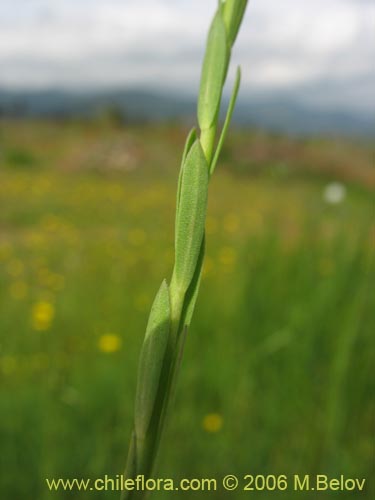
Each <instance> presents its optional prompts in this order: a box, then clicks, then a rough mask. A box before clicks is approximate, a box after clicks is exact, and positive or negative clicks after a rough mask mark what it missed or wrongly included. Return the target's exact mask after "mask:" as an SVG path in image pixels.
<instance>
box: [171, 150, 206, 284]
mask: <svg viewBox="0 0 375 500" xmlns="http://www.w3.org/2000/svg"><path fill="white" fill-rule="evenodd" d="M207 193H208V165H207V162H206V158H205V156H204V153H203V151H202V147H201V145H200V142H199V141H198V140H197V141H196V142H195V143H194V145H193V146H192V147H191V149H190V151H189V153H188V155H187V157H186V160H185V162H184V167H183V170H182V178H181V190H180V199H179V205H178V216H177V224H176V242H175V252H176V261H175V268H174V274H175V285H176V287H177V290H181V292H182V293H185V292H186V290H187V289H188V287H189V285H190V283H191V280H192V279H193V276H194V272H195V268H196V265H197V261H198V256H199V252H200V249H201V243H202V238H203V233H204V226H205V220H206V207H207Z"/></svg>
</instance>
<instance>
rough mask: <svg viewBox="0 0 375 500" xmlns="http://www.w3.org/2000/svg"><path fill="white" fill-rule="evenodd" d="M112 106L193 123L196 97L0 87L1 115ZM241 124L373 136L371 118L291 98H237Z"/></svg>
mask: <svg viewBox="0 0 375 500" xmlns="http://www.w3.org/2000/svg"><path fill="white" fill-rule="evenodd" d="M106 110H113V111H116V113H117V114H118V115H119V116H121V117H122V118H123V119H124V120H126V121H131V122H133V121H151V122H153V121H167V120H169V121H170V120H178V121H187V122H193V121H194V119H195V99H194V98H193V97H189V96H182V95H178V94H174V93H170V94H166V93H162V92H160V93H157V92H150V91H148V90H142V89H141V90H108V91H81V92H79V91H75V92H69V91H62V90H54V89H50V90H41V91H11V90H6V89H3V90H1V89H0V116H5V117H20V118H23V117H27V118H79V117H81V118H92V117H95V116H98V115H100V114H102V113H103V112H104V111H106ZM234 120H235V121H236V122H237V123H238V124H241V125H247V126H256V127H261V128H265V129H268V130H273V131H278V132H287V133H290V134H298V135H299V134H327V133H328V134H335V135H349V136H366V137H369V136H370V137H373V136H374V135H375V116H372V115H371V114H369V115H367V116H366V115H364V114H359V113H355V112H349V111H343V110H340V109H337V110H336V109H334V110H325V109H317V108H313V107H311V106H307V105H304V104H300V103H298V102H296V101H294V100H293V99H291V98H290V96H287V97H286V96H282V95H279V96H277V95H276V96H273V97H272V98H270V97H266V96H252V97H243V96H242V97H241V98H240V100H239V102H238V104H237V108H236V111H235V115H234Z"/></svg>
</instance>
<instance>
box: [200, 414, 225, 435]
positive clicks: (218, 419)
mask: <svg viewBox="0 0 375 500" xmlns="http://www.w3.org/2000/svg"><path fill="white" fill-rule="evenodd" d="M202 427H203V429H204V430H205V431H206V432H212V433H214V432H219V431H220V430H221V428H222V427H223V417H222V416H221V415H219V414H218V413H208V414H207V415H206V416H205V417H204V418H203V420H202Z"/></svg>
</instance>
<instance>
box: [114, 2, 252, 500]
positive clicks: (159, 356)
mask: <svg viewBox="0 0 375 500" xmlns="http://www.w3.org/2000/svg"><path fill="white" fill-rule="evenodd" d="M245 6H246V2H237V4H233V3H232V2H229V3H228V4H226V3H224V4H221V3H219V6H218V9H217V11H216V14H215V16H214V19H213V21H212V24H211V28H210V31H209V35H208V40H207V47H206V54H205V58H204V62H203V68H202V77H201V85H200V93H199V99H198V112H197V114H198V123H199V127H200V137H199V138H197V133H196V131H195V129H193V130H192V131H191V132H190V134H189V135H188V138H187V140H186V143H185V148H184V152H183V155H182V165H181V168H180V174H179V179H178V186H177V206H176V227H175V263H174V268H173V275H172V279H171V284H170V288H169V294H168V290H167V288H165V292H164V293H165V296H164V297H163V300H161V299H160V300H161V303H160V304H159V305H158V306H155V304H154V307H156V308H157V310H158V311H159V315H160V316H157V320H160V321H161V319H163V321H162V322H161V326H160V328H161V330H162V331H161V332H160V333H157V334H155V335H156V337H155V338H156V339H158V338H159V335H161V338H162V342H161V344H160V345H159V343H158V342H157V343H156V344H155V345H154V342H153V341H152V339H153V335H151V336H150V337H149V336H148V335H147V333H146V339H145V345H144V346H143V348H142V354H141V363H140V369H139V378H138V380H139V383H138V387H137V394H136V417H135V437H134V436H133V438H132V443H131V445H130V450H129V456H128V464H134V463H135V464H136V471H135V472H137V473H141V472H142V473H144V474H145V475H146V476H148V475H150V474H151V472H152V468H153V463H154V461H155V455H156V453H157V448H158V446H159V443H160V439H161V435H162V432H163V429H164V423H165V418H166V414H167V411H168V406H169V401H170V399H171V391H172V388H173V387H174V385H175V379H176V375H177V367H178V364H179V362H178V360H179V359H180V357H181V356H182V352H183V347H184V342H183V340H182V338H181V337H182V336H183V335H184V332H185V331H186V327H187V326H188V325H189V324H190V322H191V319H192V315H193V311H194V307H195V303H196V300H197V296H198V290H199V285H200V280H201V274H202V266H203V260H204V251H205V242H204V239H205V238H204V232H205V221H206V208H207V198H208V183H209V177H210V173H212V172H213V170H214V168H215V166H216V163H217V160H218V156H219V153H220V150H221V148H222V145H223V141H224V138H225V134H226V132H227V129H228V126H229V122H230V118H231V116H232V113H233V109H234V105H235V101H236V97H237V93H238V88H239V84H240V72H239V70H238V71H237V78H236V82H235V87H234V91H233V95H232V98H231V101H230V104H229V109H228V113H227V118H226V121H225V123H224V127H223V131H222V134H221V137H220V139H219V145H218V148H217V151H216V153H215V156H214V162H213V163H212V164H211V160H212V154H213V150H214V145H215V139H216V129H217V122H218V116H219V110H220V103H221V96H222V92H223V86H224V82H225V77H226V73H227V70H228V65H229V59H230V48H231V46H232V44H233V42H234V39H235V37H236V35H237V32H238V29H239V26H240V23H241V19H242V15H243V12H244V9H245ZM223 15H225V20H224V18H223ZM225 23H226V25H225ZM165 287H167V285H165ZM166 300H168V301H169V304H168V307H167V306H165V302H166ZM152 318H153V311H152V312H151V317H150V321H151V323H152V322H153V321H154V320H153V319H152ZM168 335H169V337H170V338H169V339H168V340H167V337H168ZM167 343H169V346H170V352H169V353H167V354H168V356H165V350H166V346H167ZM151 418H152V426H151V427H150V429H149V426H150V423H151ZM134 440H135V444H134V442H133V441H134ZM134 454H135V457H134ZM134 460H135V462H134ZM140 496H142V495H140ZM131 497H132V494H131V493H129V494H126V493H124V494H123V498H124V499H125V498H131Z"/></svg>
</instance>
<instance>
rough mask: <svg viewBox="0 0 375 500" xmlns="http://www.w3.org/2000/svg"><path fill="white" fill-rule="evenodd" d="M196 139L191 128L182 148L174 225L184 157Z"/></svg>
mask: <svg viewBox="0 0 375 500" xmlns="http://www.w3.org/2000/svg"><path fill="white" fill-rule="evenodd" d="M196 139H197V131H196V129H195V128H192V129H191V130H190V132H189V135H188V136H187V138H186V142H185V147H184V152H183V153H182V160H181V167H180V173H179V176H178V184H177V207H176V223H177V218H178V207H179V205H180V191H181V182H182V176H183V167H184V163H185V160H186V156H187V154H188V153H189V151H190V149H191V146H192V145H193V144H194V142H195V141H196Z"/></svg>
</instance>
